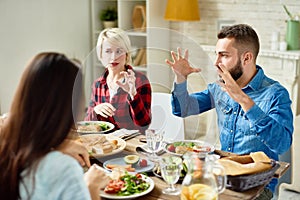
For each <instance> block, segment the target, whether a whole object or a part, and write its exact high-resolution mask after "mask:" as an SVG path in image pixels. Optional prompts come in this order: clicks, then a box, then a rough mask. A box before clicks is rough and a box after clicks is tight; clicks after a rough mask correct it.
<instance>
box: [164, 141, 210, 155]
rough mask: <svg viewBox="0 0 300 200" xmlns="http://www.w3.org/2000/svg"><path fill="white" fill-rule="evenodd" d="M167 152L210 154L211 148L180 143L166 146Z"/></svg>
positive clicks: (195, 143)
mask: <svg viewBox="0 0 300 200" xmlns="http://www.w3.org/2000/svg"><path fill="white" fill-rule="evenodd" d="M167 150H168V151H170V152H173V153H177V154H184V153H186V152H188V151H193V152H211V150H212V149H211V147H209V146H205V145H200V144H198V143H197V142H187V141H180V142H174V143H172V144H169V145H167Z"/></svg>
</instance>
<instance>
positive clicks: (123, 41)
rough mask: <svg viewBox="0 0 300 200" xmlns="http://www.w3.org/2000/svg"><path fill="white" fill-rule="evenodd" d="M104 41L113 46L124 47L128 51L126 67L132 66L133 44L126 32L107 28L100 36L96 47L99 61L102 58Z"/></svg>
mask: <svg viewBox="0 0 300 200" xmlns="http://www.w3.org/2000/svg"><path fill="white" fill-rule="evenodd" d="M104 39H106V40H107V41H108V42H109V43H111V44H113V45H116V46H120V47H122V48H123V49H124V50H125V51H126V65H130V64H131V54H130V51H131V43H130V39H129V37H128V35H127V33H126V32H125V31H124V30H122V29H120V28H107V29H104V30H103V31H102V32H101V33H100V34H99V37H98V41H97V45H96V53H97V57H98V59H99V60H101V58H102V48H103V41H104Z"/></svg>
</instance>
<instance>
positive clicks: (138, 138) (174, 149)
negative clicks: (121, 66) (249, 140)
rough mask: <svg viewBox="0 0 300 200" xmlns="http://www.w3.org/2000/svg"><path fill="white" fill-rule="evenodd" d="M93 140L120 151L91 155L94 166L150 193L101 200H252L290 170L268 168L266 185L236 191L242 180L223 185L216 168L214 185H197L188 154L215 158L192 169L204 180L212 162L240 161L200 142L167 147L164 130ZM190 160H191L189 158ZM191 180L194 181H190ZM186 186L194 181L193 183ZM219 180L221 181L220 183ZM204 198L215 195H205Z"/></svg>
mask: <svg viewBox="0 0 300 200" xmlns="http://www.w3.org/2000/svg"><path fill="white" fill-rule="evenodd" d="M87 135H91V136H94V135H95V133H92V134H83V135H81V136H80V137H83V138H84V137H89V136H87ZM96 135H98V136H99V137H100V136H104V137H106V140H107V141H108V142H110V141H115V140H117V141H118V145H119V146H118V145H117V148H116V150H115V151H113V152H109V153H106V154H105V153H103V152H102V153H103V154H102V155H99V154H95V152H91V153H90V157H91V163H97V164H98V165H100V166H101V167H103V168H104V169H105V170H107V172H108V173H113V172H114V170H116V169H119V170H122V172H123V175H125V174H127V173H130V174H133V175H138V174H141V175H142V176H143V178H144V179H145V180H147V182H148V183H149V187H148V188H147V189H146V190H144V191H139V192H136V193H133V194H129V195H124V194H122V193H120V192H117V193H107V192H104V191H101V192H100V196H101V197H102V198H103V199H142V198H143V199H144V200H145V199H169V198H172V199H184V200H190V199H191V200H192V199H201V198H200V197H199V195H200V196H201V195H202V196H203V195H204V197H205V198H204V199H220V200H227V199H230V200H232V199H233V200H234V199H254V198H255V197H257V196H259V194H260V193H261V192H262V191H263V188H264V186H265V185H266V184H267V183H268V182H269V181H270V180H271V178H273V177H275V178H280V177H281V176H282V175H283V174H284V173H285V171H286V170H287V169H288V168H289V163H284V162H273V163H272V168H271V169H268V170H266V172H262V173H268V177H267V179H266V180H264V181H262V182H261V183H260V184H257V185H255V186H253V187H246V186H240V185H239V183H237V182H236V181H241V180H242V179H241V178H236V177H239V176H236V177H235V178H236V180H234V179H231V180H230V179H228V177H230V176H226V175H224V172H221V171H222V170H220V169H218V168H216V169H214V170H215V171H217V173H219V176H220V177H219V178H218V179H216V180H215V178H213V179H210V180H209V181H207V180H205V181H199V180H200V178H199V170H192V169H191V166H194V165H191V163H193V162H194V161H192V160H195V159H192V160H191V159H190V158H187V157H186V155H187V154H188V153H190V154H195V155H196V156H197V157H199V155H205V157H206V156H207V157H209V155H214V156H215V157H214V158H213V159H211V158H210V161H209V162H208V161H205V160H207V159H205V158H204V159H203V158H202V159H199V163H200V162H202V164H199V163H198V164H197V165H195V166H198V167H199V166H202V168H201V170H202V171H201V170H200V171H201V173H204V174H212V173H215V172H210V171H209V170H208V169H213V168H215V167H212V166H216V165H219V164H215V163H217V162H215V161H216V156H217V159H219V158H221V159H223V158H226V157H232V156H239V155H236V154H233V153H230V152H224V151H221V150H218V149H215V147H214V146H213V145H211V144H209V143H207V142H204V141H200V140H181V141H173V142H169V141H168V142H166V141H164V131H163V130H147V131H146V132H145V135H143V134H141V133H140V132H138V131H137V130H126V129H120V130H117V131H115V132H112V133H108V134H105V133H100V134H96ZM96 143H97V142H96ZM190 157H192V156H191V155H190ZM208 160H209V159H208ZM212 160H213V161H212ZM208 163H210V164H208ZM204 166H209V167H207V170H204V169H206V167H204ZM221 168H224V167H221ZM158 169H159V173H158ZM225 171H226V170H225ZM201 173H200V174H201ZM257 174H258V175H257V176H263V175H262V174H259V173H257ZM197 176H198V177H197ZM243 176H246V175H243V174H242V175H241V176H240V177H243ZM249 176H250V175H249ZM249 176H248V178H249ZM120 177H121V176H120ZM193 177H197V178H196V179H193ZM205 177H206V176H205ZM211 177H212V176H211ZM222 177H223V178H222ZM191 180H196V181H194V182H193V181H191ZM220 180H223V181H221V182H220ZM228 180H230V181H231V182H230V181H228ZM234 181H235V182H234ZM229 183H230V184H231V185H230V184H229ZM220 184H221V186H220ZM126 187H127V186H126ZM136 187H138V186H136ZM241 187H244V188H241ZM218 188H221V189H218ZM195 191H202V192H195ZM209 191H215V192H209ZM208 193H209V194H214V195H208ZM205 195H206V196H205ZM198 197H199V198H198Z"/></svg>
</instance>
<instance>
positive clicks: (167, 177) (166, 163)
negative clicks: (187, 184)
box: [159, 156, 182, 195]
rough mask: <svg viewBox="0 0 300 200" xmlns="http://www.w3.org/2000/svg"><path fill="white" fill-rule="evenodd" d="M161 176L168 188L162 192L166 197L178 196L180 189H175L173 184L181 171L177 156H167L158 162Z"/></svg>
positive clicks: (179, 160)
mask: <svg viewBox="0 0 300 200" xmlns="http://www.w3.org/2000/svg"><path fill="white" fill-rule="evenodd" d="M159 164H160V170H161V175H162V177H163V179H164V181H165V182H166V183H167V184H168V187H167V188H165V189H163V190H162V192H163V193H164V194H168V195H178V194H180V192H181V189H180V188H176V187H175V184H176V183H177V181H178V180H179V177H180V174H181V170H182V159H181V158H180V157H177V156H167V157H163V158H161V160H160V162H159Z"/></svg>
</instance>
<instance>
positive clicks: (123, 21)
mask: <svg viewBox="0 0 300 200" xmlns="http://www.w3.org/2000/svg"><path fill="white" fill-rule="evenodd" d="M166 3H167V1H166V0H91V3H90V5H91V33H92V41H91V45H92V47H93V48H94V47H95V46H96V43H97V39H98V35H99V33H100V32H101V31H102V30H103V26H102V24H101V21H100V20H99V13H100V12H101V10H102V9H105V8H107V7H114V8H116V9H117V11H118V27H119V28H122V29H123V30H125V31H127V33H128V36H129V38H130V40H131V45H132V52H131V53H132V56H133V62H132V64H133V67H134V69H135V70H137V71H141V72H143V73H145V74H146V75H147V77H148V79H149V80H150V82H151V84H152V83H153V85H157V84H158V85H163V86H165V87H167V88H171V78H170V77H172V75H171V73H172V72H171V70H170V68H169V67H168V66H167V65H166V64H165V62H164V60H165V58H167V57H169V54H170V52H169V30H168V27H169V22H168V21H166V20H164V18H163V16H164V11H165V7H166ZM141 7H144V8H145V10H143V9H141ZM137 8H140V9H137ZM133 13H134V15H133ZM138 16H141V19H139V18H138ZM139 23H142V24H143V26H145V28H143V29H139V28H136V24H139ZM141 51H144V53H145V57H139V54H140V55H141ZM90 57H91V58H90V60H91V63H92V64H90V65H91V68H92V69H91V70H90V71H91V72H90V74H91V75H90V77H89V78H90V79H96V78H97V77H98V76H99V75H100V74H101V73H102V72H103V70H104V66H102V64H101V63H100V62H99V61H98V59H97V56H96V52H95V49H94V50H93V51H92V53H91V56H90ZM137 57H138V58H139V59H140V62H137V60H136V59H137Z"/></svg>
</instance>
